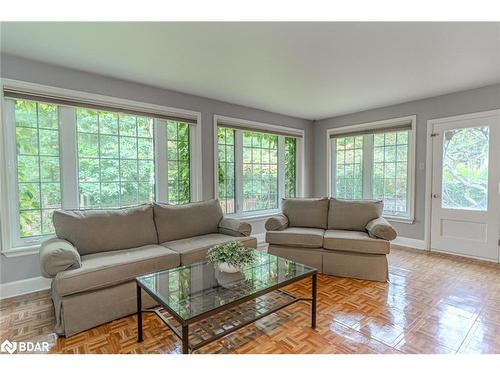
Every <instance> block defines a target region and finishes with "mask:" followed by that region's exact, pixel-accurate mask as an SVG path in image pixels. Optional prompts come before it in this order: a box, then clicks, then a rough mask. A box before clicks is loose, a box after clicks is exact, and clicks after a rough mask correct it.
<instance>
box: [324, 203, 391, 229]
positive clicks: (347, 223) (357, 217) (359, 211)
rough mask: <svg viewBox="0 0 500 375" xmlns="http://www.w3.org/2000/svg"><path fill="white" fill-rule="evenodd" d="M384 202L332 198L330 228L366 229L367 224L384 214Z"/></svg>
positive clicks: (329, 216) (329, 211)
mask: <svg viewBox="0 0 500 375" xmlns="http://www.w3.org/2000/svg"><path fill="white" fill-rule="evenodd" d="M383 209H384V202H382V201H375V200H358V201H347V200H341V199H335V198H331V199H330V209H329V210H328V229H341V230H358V231H365V228H366V225H367V224H368V223H369V222H370V221H371V220H373V219H376V218H378V217H380V216H382V211H383Z"/></svg>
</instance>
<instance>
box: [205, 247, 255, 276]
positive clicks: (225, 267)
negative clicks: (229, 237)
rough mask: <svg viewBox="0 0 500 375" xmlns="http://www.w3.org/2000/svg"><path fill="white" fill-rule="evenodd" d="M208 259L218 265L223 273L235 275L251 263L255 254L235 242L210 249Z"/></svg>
mask: <svg viewBox="0 0 500 375" xmlns="http://www.w3.org/2000/svg"><path fill="white" fill-rule="evenodd" d="M207 257H208V259H209V260H210V261H211V262H212V263H215V264H217V266H218V267H219V270H220V271H221V272H228V273H234V272H238V271H241V270H242V269H243V267H244V266H245V265H247V264H249V263H251V262H252V261H253V260H254V258H255V254H254V252H253V251H252V250H250V249H247V248H245V247H244V246H243V245H242V244H241V243H240V242H238V241H233V242H229V243H227V244H223V245H217V246H214V247H212V248H210V250H208V254H207Z"/></svg>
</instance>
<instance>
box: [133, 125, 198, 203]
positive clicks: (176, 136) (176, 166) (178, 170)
mask: <svg viewBox="0 0 500 375" xmlns="http://www.w3.org/2000/svg"><path fill="white" fill-rule="evenodd" d="M167 141H168V150H167V158H168V203H170V204H184V203H189V202H190V201H191V177H190V176H191V172H190V160H189V155H190V151H189V145H190V142H189V124H187V123H184V122H176V121H167ZM142 147H143V150H146V149H147V148H148V146H147V145H143V146H142ZM140 152H141V151H140Z"/></svg>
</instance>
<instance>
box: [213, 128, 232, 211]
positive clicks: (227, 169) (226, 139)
mask: <svg viewBox="0 0 500 375" xmlns="http://www.w3.org/2000/svg"><path fill="white" fill-rule="evenodd" d="M217 132H218V133H217V138H218V140H217V144H218V155H219V165H218V168H219V201H220V204H221V207H222V211H223V212H224V213H225V214H231V213H234V212H235V211H236V207H235V200H234V193H235V191H234V189H235V184H234V180H235V175H234V174H235V169H234V168H235V163H234V152H235V149H234V133H235V131H234V129H228V128H222V127H219V128H218V131H217Z"/></svg>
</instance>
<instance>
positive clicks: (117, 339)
mask: <svg viewBox="0 0 500 375" xmlns="http://www.w3.org/2000/svg"><path fill="white" fill-rule="evenodd" d="M389 264H390V282H389V283H379V282H370V281H362V280H354V279H347V278H339V277H333V276H327V275H320V276H319V278H318V324H317V328H316V329H315V330H314V329H312V328H310V325H309V324H310V315H309V313H310V308H309V305H308V304H307V303H305V302H300V303H298V304H295V305H292V306H290V307H288V308H286V309H284V310H282V311H280V312H278V313H276V314H272V315H270V316H268V317H266V318H263V319H261V320H259V321H257V322H256V323H254V324H251V325H249V326H247V327H245V328H242V329H241V330H239V331H237V332H235V333H233V334H231V335H230V336H227V337H225V338H222V339H221V340H218V341H216V342H214V343H212V344H210V345H208V346H206V347H203V348H201V349H199V350H198V351H196V352H195V353H344V354H347V353H500V266H499V265H497V264H490V263H486V262H479V261H474V260H468V259H465V258H460V257H452V256H445V255H439V254H435V253H432V254H431V253H423V252H417V251H411V250H403V249H394V250H393V251H392V253H391V255H390V256H389ZM309 288H310V284H309V280H307V281H303V282H300V283H297V284H294V285H292V286H290V287H288V288H287V289H288V290H290V291H291V292H293V293H297V294H304V295H307V296H308V295H309V293H310V292H309V291H310V289H309ZM53 324H54V318H53V307H52V302H51V300H50V297H49V294H48V292H38V293H34V294H30V295H26V296H20V297H15V298H11V299H7V300H3V301H1V307H0V342H2V341H3V340H4V339H6V338H8V339H10V340H16V341H26V340H30V341H35V340H36V341H49V342H50V347H51V352H52V353H180V351H181V349H180V342H179V340H178V338H177V337H176V336H175V335H174V334H173V333H172V332H170V331H169V329H168V328H167V327H166V326H164V325H163V323H161V322H160V321H159V319H158V318H157V317H156V316H154V315H153V314H147V315H145V318H144V342H142V343H140V344H138V343H136V317H135V316H129V317H126V318H123V319H119V320H116V321H113V322H110V323H108V324H104V325H102V326H99V327H96V328H94V329H91V330H89V331H86V332H83V333H81V334H78V335H76V336H73V337H71V338H68V339H66V338H63V337H62V338H58V337H57V335H56V334H54V333H53V332H52V329H53Z"/></svg>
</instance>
